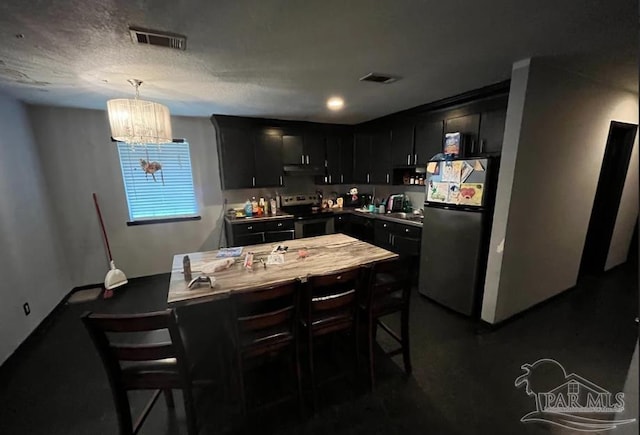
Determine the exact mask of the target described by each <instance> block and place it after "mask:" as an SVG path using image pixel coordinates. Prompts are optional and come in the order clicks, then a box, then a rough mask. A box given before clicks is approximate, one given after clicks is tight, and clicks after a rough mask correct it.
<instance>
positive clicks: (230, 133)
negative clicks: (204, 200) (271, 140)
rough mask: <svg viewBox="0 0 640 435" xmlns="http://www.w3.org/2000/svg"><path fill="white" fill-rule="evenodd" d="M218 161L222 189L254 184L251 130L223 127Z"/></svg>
mask: <svg viewBox="0 0 640 435" xmlns="http://www.w3.org/2000/svg"><path fill="white" fill-rule="evenodd" d="M220 136H221V139H222V140H221V143H220V144H218V150H219V151H220V153H219V155H220V163H221V165H220V166H221V168H223V170H222V173H221V175H222V177H221V178H222V188H223V189H243V188H247V187H254V186H255V178H254V177H255V176H254V159H253V150H254V144H253V138H252V137H251V131H250V130H247V129H241V128H225V129H224V130H222V132H221V135H220Z"/></svg>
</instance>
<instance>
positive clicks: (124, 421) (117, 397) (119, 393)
mask: <svg viewBox="0 0 640 435" xmlns="http://www.w3.org/2000/svg"><path fill="white" fill-rule="evenodd" d="M112 392H113V398H114V401H115V405H116V413H117V415H118V426H119V427H120V435H130V434H133V420H132V418H131V408H130V406H129V396H128V394H127V392H126V391H125V390H122V389H117V390H114V389H113V387H112Z"/></svg>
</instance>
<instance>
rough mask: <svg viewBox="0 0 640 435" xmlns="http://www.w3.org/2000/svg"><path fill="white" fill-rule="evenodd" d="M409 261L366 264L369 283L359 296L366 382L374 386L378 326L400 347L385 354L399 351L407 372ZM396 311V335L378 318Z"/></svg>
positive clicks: (409, 361)
mask: <svg viewBox="0 0 640 435" xmlns="http://www.w3.org/2000/svg"><path fill="white" fill-rule="evenodd" d="M413 264H414V263H413V261H412V260H411V259H410V258H401V259H398V260H391V261H384V262H380V263H376V264H374V265H373V266H370V269H371V271H370V273H369V284H368V286H367V287H366V289H365V291H364V292H363V296H362V297H361V298H360V303H359V305H360V309H361V312H362V313H363V317H364V323H365V325H366V333H367V354H368V357H369V381H370V386H371V388H372V389H373V388H374V387H375V368H374V357H373V349H374V343H375V340H376V332H377V327H378V326H380V327H381V328H382V329H383V330H384V331H385V332H386V333H387V334H389V335H390V336H391V337H392V338H393V339H394V340H395V341H396V342H398V344H400V347H399V348H397V349H394V350H392V351H390V352H387V353H386V354H387V355H388V356H395V355H398V354H400V353H402V359H403V363H404V369H405V372H406V373H407V374H411V371H412V368H411V353H410V345H409V306H410V305H409V302H410V295H411V277H412V275H411V274H412V270H413ZM397 312H400V335H398V334H397V332H395V331H394V330H392V329H391V328H390V327H389V326H388V325H387V324H386V323H384V322H383V321H382V319H381V318H382V317H384V316H387V315H389V314H393V313H397Z"/></svg>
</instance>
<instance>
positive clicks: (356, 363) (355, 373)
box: [353, 322, 360, 386]
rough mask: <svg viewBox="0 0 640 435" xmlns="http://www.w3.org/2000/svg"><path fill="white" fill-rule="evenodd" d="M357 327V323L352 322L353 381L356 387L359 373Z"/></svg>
mask: <svg viewBox="0 0 640 435" xmlns="http://www.w3.org/2000/svg"><path fill="white" fill-rule="evenodd" d="M359 329H360V328H359V327H358V322H354V323H353V338H354V340H353V341H354V343H353V347H354V350H355V368H354V369H355V370H354V373H353V379H354V383H355V384H356V386H357V385H358V384H359V382H358V373H359V372H360V338H359V336H358V335H359V333H360V331H359Z"/></svg>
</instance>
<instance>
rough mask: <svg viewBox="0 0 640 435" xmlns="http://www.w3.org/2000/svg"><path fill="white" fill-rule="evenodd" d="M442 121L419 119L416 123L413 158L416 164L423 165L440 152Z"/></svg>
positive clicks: (441, 145)
mask: <svg viewBox="0 0 640 435" xmlns="http://www.w3.org/2000/svg"><path fill="white" fill-rule="evenodd" d="M442 130H443V122H442V121H427V120H424V121H419V122H417V123H416V133H415V143H416V146H415V154H416V155H415V156H414V157H415V160H416V164H418V165H425V164H426V163H427V162H428V161H429V159H431V157H433V156H434V155H436V154H438V153H441V152H442V147H443V144H444V142H443V131H442Z"/></svg>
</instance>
